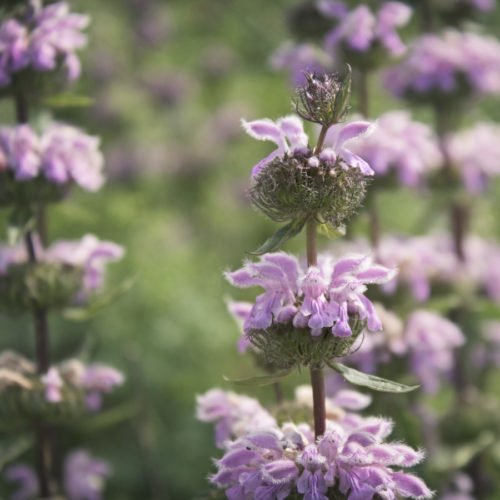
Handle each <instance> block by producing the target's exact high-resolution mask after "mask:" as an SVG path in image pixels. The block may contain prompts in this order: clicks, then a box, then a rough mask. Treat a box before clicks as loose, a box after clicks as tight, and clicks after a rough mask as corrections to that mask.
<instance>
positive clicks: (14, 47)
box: [0, 19, 29, 88]
mask: <svg viewBox="0 0 500 500" xmlns="http://www.w3.org/2000/svg"><path fill="white" fill-rule="evenodd" d="M28 44H29V40H28V30H27V29H26V27H25V26H23V25H22V24H20V23H19V22H18V21H16V20H15V19H10V20H8V21H5V22H3V23H1V24H0V88H1V87H4V86H6V85H8V84H9V83H10V81H11V74H12V73H14V72H16V71H19V70H20V69H22V68H24V67H25V66H27V65H28V64H29V54H28Z"/></svg>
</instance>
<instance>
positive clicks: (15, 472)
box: [4, 464, 38, 500]
mask: <svg viewBox="0 0 500 500" xmlns="http://www.w3.org/2000/svg"><path fill="white" fill-rule="evenodd" d="M4 477H5V479H6V480H7V481H9V482H15V483H17V486H18V489H17V490H16V491H15V492H14V493H12V494H11V495H10V497H9V499H10V500H30V499H32V498H36V496H37V492H38V479H37V477H36V474H35V472H34V471H33V469H32V468H31V467H29V466H27V465H24V464H15V465H10V466H9V467H7V468H6V469H5V472H4Z"/></svg>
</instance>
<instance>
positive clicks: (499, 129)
mask: <svg viewBox="0 0 500 500" xmlns="http://www.w3.org/2000/svg"><path fill="white" fill-rule="evenodd" d="M499 136H500V125H498V124H495V123H478V124H477V125H475V126H474V127H472V128H471V129H468V130H463V131H460V132H457V133H455V134H452V135H450V136H448V137H447V139H446V141H445V148H446V151H447V154H448V157H449V159H450V161H451V163H452V166H453V167H454V168H455V169H456V170H457V171H458V173H459V174H460V175H461V177H462V179H463V182H464V185H465V187H466V189H467V190H468V191H470V192H471V193H480V192H482V191H484V189H485V188H486V187H487V185H488V181H489V180H490V179H491V178H492V177H496V176H498V175H500V164H499V162H498V158H499V157H500V143H499V141H498V137H499Z"/></svg>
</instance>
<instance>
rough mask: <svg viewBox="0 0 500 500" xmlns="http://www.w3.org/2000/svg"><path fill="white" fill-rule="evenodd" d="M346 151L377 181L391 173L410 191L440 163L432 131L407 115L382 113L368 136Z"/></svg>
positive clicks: (397, 112)
mask: <svg viewBox="0 0 500 500" xmlns="http://www.w3.org/2000/svg"><path fill="white" fill-rule="evenodd" d="M349 147H350V149H351V151H352V152H353V153H355V154H356V155H358V156H360V157H361V158H363V159H364V160H365V161H366V163H368V164H369V165H370V167H371V168H372V169H373V170H374V171H375V175H376V176H377V177H378V176H384V175H388V174H389V173H390V172H394V173H395V174H396V176H397V179H398V181H399V182H400V183H401V184H403V185H405V186H409V187H418V186H421V185H422V184H423V183H424V180H425V179H426V177H427V176H428V175H429V174H430V173H432V172H433V171H435V170H436V169H437V168H438V167H439V166H440V165H441V164H442V161H443V160H442V155H441V152H440V149H439V145H438V141H437V138H436V137H435V136H434V134H433V132H432V129H431V128H430V127H429V126H428V125H425V124H423V123H420V122H417V121H414V120H412V118H411V115H410V113H408V112H407V111H391V112H388V113H385V114H384V115H382V116H381V117H380V118H379V119H378V120H377V122H376V126H375V127H374V130H373V132H372V133H371V134H366V135H365V136H361V137H360V138H359V139H356V140H354V141H352V142H351V143H350V146H349Z"/></svg>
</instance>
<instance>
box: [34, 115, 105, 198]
mask: <svg viewBox="0 0 500 500" xmlns="http://www.w3.org/2000/svg"><path fill="white" fill-rule="evenodd" d="M99 143H100V139H99V138H98V137H93V136H90V135H87V134H85V133H84V132H82V131H81V130H79V129H77V128H75V127H71V126H68V125H63V124H59V123H58V124H52V125H51V126H50V127H49V128H48V129H47V130H46V131H45V133H44V134H43V136H42V138H41V150H42V158H41V162H42V164H41V169H42V171H43V173H44V174H45V177H46V178H47V179H49V180H50V181H52V182H54V183H56V184H66V183H68V182H70V181H73V182H76V183H77V184H78V185H79V186H81V187H82V188H84V189H86V190H88V191H97V190H98V189H99V188H100V187H101V186H102V185H103V183H104V177H103V173H102V168H103V164H104V159H103V156H102V153H101V152H100V150H99Z"/></svg>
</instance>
